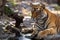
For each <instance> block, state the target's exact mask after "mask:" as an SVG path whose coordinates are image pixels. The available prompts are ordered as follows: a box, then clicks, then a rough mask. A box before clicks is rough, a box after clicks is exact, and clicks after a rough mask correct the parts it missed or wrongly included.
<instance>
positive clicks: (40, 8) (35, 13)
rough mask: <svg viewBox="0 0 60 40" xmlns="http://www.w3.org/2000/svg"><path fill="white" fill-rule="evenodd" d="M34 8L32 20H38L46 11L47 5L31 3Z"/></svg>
mask: <svg viewBox="0 0 60 40" xmlns="http://www.w3.org/2000/svg"><path fill="white" fill-rule="evenodd" d="M31 7H32V18H36V17H37V16H38V15H41V13H42V11H43V10H44V9H45V5H43V4H40V3H31Z"/></svg>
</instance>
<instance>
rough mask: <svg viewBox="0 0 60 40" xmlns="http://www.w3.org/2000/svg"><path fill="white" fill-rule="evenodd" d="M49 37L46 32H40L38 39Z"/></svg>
mask: <svg viewBox="0 0 60 40" xmlns="http://www.w3.org/2000/svg"><path fill="white" fill-rule="evenodd" d="M46 36H47V33H46V32H44V31H40V32H39V33H38V35H37V38H39V39H41V38H44V37H46Z"/></svg>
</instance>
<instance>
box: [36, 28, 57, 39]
mask: <svg viewBox="0 0 60 40" xmlns="http://www.w3.org/2000/svg"><path fill="white" fill-rule="evenodd" d="M56 33H57V31H56V29H55V28H49V29H46V30H43V31H40V32H39V33H38V35H37V37H38V38H44V37H46V36H47V35H55V34H56Z"/></svg>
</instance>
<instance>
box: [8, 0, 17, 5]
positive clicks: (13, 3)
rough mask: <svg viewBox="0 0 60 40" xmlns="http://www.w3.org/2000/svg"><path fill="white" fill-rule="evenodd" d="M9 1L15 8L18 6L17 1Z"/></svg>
mask: <svg viewBox="0 0 60 40" xmlns="http://www.w3.org/2000/svg"><path fill="white" fill-rule="evenodd" d="M7 1H9V2H10V3H11V4H12V5H13V6H15V5H16V0H7Z"/></svg>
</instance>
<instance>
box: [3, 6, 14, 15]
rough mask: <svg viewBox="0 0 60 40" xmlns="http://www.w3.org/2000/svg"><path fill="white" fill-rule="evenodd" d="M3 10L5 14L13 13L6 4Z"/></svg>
mask: <svg viewBox="0 0 60 40" xmlns="http://www.w3.org/2000/svg"><path fill="white" fill-rule="evenodd" d="M4 11H5V14H6V15H11V14H13V13H14V12H13V11H12V10H11V9H10V8H9V7H7V6H4Z"/></svg>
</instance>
